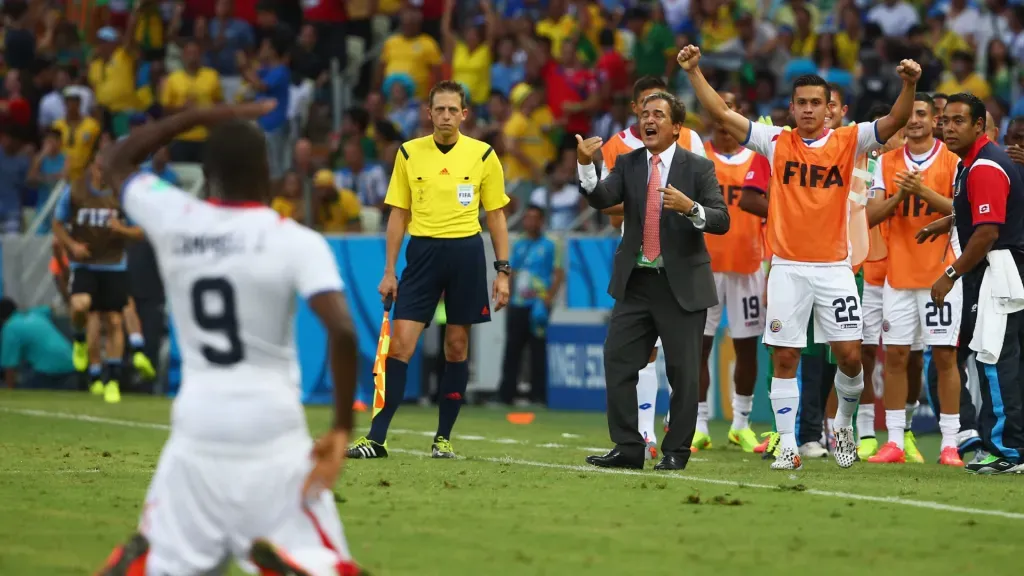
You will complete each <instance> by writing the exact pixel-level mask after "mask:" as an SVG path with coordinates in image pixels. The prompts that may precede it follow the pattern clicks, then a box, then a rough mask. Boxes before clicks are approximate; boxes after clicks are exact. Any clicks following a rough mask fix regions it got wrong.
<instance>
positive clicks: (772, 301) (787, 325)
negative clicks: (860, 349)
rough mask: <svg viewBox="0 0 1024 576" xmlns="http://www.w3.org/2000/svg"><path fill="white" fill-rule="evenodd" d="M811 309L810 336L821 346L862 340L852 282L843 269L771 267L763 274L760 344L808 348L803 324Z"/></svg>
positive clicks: (835, 267) (850, 271)
mask: <svg viewBox="0 0 1024 576" xmlns="http://www.w3.org/2000/svg"><path fill="white" fill-rule="evenodd" d="M812 309H813V311H814V337H815V341H820V342H848V341H851V340H860V339H861V313H862V312H861V308H860V298H859V297H858V296H857V281H856V280H855V279H854V277H853V270H852V269H851V268H850V267H848V266H843V265H836V266H809V265H800V264H784V265H776V266H772V269H771V272H770V273H769V274H768V315H767V317H766V320H767V321H768V325H767V327H766V329H765V332H764V343H765V344H767V345H769V346H782V347H785V348H804V347H805V346H807V322H808V320H809V319H810V317H811V310H812Z"/></svg>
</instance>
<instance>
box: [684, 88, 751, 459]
mask: <svg viewBox="0 0 1024 576" xmlns="http://www.w3.org/2000/svg"><path fill="white" fill-rule="evenodd" d="M720 95H721V97H722V100H724V101H725V103H726V105H727V106H729V109H731V110H739V107H738V106H737V104H736V96H735V95H733V94H732V93H729V92H722V93H720ZM704 150H705V152H707V157H708V158H710V159H711V161H712V162H714V163H715V174H716V175H717V176H718V184H719V187H720V188H721V189H722V196H723V197H724V198H725V203H726V205H727V206H728V207H729V217H730V221H731V225H730V227H729V231H728V232H727V233H726V234H725V235H724V236H713V235H710V234H709V235H705V236H704V241H705V242H706V243H707V247H708V252H709V253H710V254H711V270H712V272H713V273H714V275H715V290H716V291H717V292H718V304H717V305H715V306H713V307H711V308H709V309H708V317H707V322H706V323H705V325H704V349H703V354H704V355H703V360H702V364H701V375H700V402H699V403H698V404H697V430H696V432H695V433H694V436H693V444H692V446H691V450H700V449H708V448H711V435H710V433H709V432H708V414H709V412H710V410H709V408H708V402H707V400H708V388H710V386H711V375H710V371H709V369H708V359H709V357H710V355H711V347H712V345H713V344H714V341H715V333H716V332H717V331H718V325H719V323H720V322H721V320H722V313H723V311H725V312H726V314H727V315H728V318H727V319H726V320H727V322H728V325H729V334H730V336H732V345H733V349H734V350H735V351H736V370H735V372H734V374H733V381H734V385H735V390H734V392H735V393H734V394H733V397H732V426H730V427H729V443H730V444H736V445H737V446H740V447H741V448H743V451H744V452H753V451H754V449H755V448H756V447H757V445H758V441H757V435H755V434H754V431H753V430H751V429H750V421H749V417H750V411H751V410H752V409H753V405H754V384H755V383H756V381H757V348H758V339H757V337H758V336H760V335H761V334H763V333H764V301H763V298H762V297H763V294H764V286H765V276H764V271H762V270H761V259H762V258H763V255H764V248H763V247H764V243H763V241H762V235H761V219H760V218H758V217H757V216H755V215H753V214H750V213H748V212H745V211H743V210H741V209H740V198H741V197H742V191H743V185H744V180H745V178H746V176H747V174H748V173H749V172H750V171H751V170H752V168H753V165H754V163H755V161H758V160H759V159H760V158H761V157H760V155H759V154H756V153H754V152H753V151H751V150H748V149H746V148H743V147H742V146H740V143H739V142H738V141H737V140H736V139H735V138H733V137H732V136H731V135H730V134H729V132H728V131H727V130H726V129H725V127H724V126H723V125H722V124H721V123H719V124H716V125H715V126H714V130H713V131H712V133H711V141H710V142H708V143H706V144H705V145H704Z"/></svg>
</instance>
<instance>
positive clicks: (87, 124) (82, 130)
mask: <svg viewBox="0 0 1024 576" xmlns="http://www.w3.org/2000/svg"><path fill="white" fill-rule="evenodd" d="M53 129H54V130H57V131H58V132H60V141H61V152H62V153H63V154H64V161H65V164H66V166H67V170H68V178H69V179H77V178H79V177H81V176H82V173H83V172H84V171H85V168H86V166H88V165H89V159H90V158H92V151H93V149H94V148H95V147H96V145H97V139H98V138H99V137H100V123H99V122H97V121H96V119H95V118H92V117H91V116H87V117H85V118H83V119H82V121H81V122H79V124H78V126H76V127H75V129H74V130H72V129H71V126H69V125H68V123H67V121H65V120H57V121H56V122H54V123H53Z"/></svg>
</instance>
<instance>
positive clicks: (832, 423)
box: [824, 418, 836, 439]
mask: <svg viewBox="0 0 1024 576" xmlns="http://www.w3.org/2000/svg"><path fill="white" fill-rule="evenodd" d="M825 427H826V428H827V429H826V430H825V432H824V433H825V438H826V439H827V438H828V437H829V436H835V435H836V419H835V418H825Z"/></svg>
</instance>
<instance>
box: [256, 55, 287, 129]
mask: <svg viewBox="0 0 1024 576" xmlns="http://www.w3.org/2000/svg"><path fill="white" fill-rule="evenodd" d="M291 81H292V73H291V71H290V70H288V67H287V66H284V65H280V66H272V67H269V68H260V82H263V84H265V85H266V90H264V91H263V92H262V93H261V94H260V95H259V96H257V98H256V99H257V100H267V99H269V98H273V99H275V100H277V107H276V108H274V109H273V110H271V111H270V112H269V113H267V114H265V115H264V116H262V117H261V118H260V127H261V128H263V131H264V132H273V131H275V130H277V129H278V128H280V127H281V126H283V125H284V124H285V123H286V122H287V121H288V94H289V86H290V85H291Z"/></svg>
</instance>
